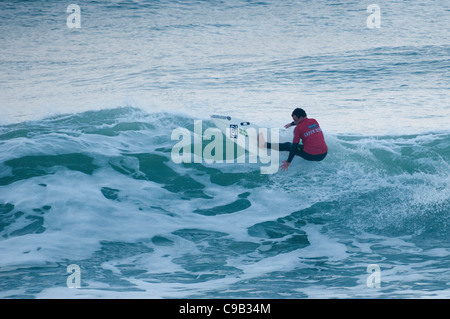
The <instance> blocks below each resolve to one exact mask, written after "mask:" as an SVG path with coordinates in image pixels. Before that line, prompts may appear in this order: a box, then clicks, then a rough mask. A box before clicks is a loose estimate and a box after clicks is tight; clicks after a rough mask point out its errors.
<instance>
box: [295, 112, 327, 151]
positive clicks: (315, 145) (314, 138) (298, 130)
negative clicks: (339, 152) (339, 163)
mask: <svg viewBox="0 0 450 319" xmlns="http://www.w3.org/2000/svg"><path fill="white" fill-rule="evenodd" d="M300 139H302V141H303V150H304V151H305V152H306V153H308V154H311V155H319V154H324V153H326V152H328V147H327V144H326V143H325V138H324V136H323V132H322V129H321V128H320V126H319V123H317V121H316V120H315V119H309V118H307V117H306V118H305V119H304V120H303V121H302V122H301V123H300V124H298V125H297V126H296V127H295V130H294V140H293V143H300Z"/></svg>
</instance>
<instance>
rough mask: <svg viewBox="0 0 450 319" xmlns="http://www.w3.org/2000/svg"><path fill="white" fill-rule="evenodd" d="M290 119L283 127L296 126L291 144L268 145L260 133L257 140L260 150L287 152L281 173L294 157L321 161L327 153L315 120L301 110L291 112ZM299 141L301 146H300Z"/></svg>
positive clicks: (321, 133)
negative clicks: (287, 155)
mask: <svg viewBox="0 0 450 319" xmlns="http://www.w3.org/2000/svg"><path fill="white" fill-rule="evenodd" d="M292 119H293V120H294V121H292V122H291V123H288V124H286V125H285V126H284V127H285V128H289V127H291V126H293V125H296V127H295V129H294V139H293V141H292V143H290V142H286V143H279V144H275V143H269V142H266V141H265V140H264V137H263V135H262V133H260V134H259V138H258V144H259V147H260V148H267V149H272V148H273V149H278V150H279V151H288V152H289V157H288V159H287V161H283V165H281V166H280V169H281V170H282V171H287V169H288V167H289V165H291V162H292V159H293V158H294V156H295V155H297V156H300V157H301V158H303V159H305V160H307V161H321V160H323V159H324V158H325V157H326V156H327V152H328V147H327V144H326V143H325V138H324V136H323V132H322V129H321V128H320V126H319V123H318V122H317V121H316V120H315V119H310V118H308V117H307V115H306V112H305V111H304V110H303V109H301V108H296V109H295V110H294V111H292ZM300 139H301V140H302V142H303V144H300Z"/></svg>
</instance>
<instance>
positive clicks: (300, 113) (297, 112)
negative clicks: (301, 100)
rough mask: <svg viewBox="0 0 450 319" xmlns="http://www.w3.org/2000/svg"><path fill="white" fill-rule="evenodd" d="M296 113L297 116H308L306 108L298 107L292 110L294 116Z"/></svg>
mask: <svg viewBox="0 0 450 319" xmlns="http://www.w3.org/2000/svg"><path fill="white" fill-rule="evenodd" d="M294 115H295V116H296V117H297V118H300V117H306V112H305V110H304V109H301V108H299V107H298V108H296V109H295V110H293V111H292V117H294Z"/></svg>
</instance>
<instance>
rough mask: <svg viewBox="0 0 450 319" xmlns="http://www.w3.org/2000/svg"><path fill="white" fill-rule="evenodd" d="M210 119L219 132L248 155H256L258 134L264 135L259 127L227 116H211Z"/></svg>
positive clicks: (247, 121)
mask: <svg viewBox="0 0 450 319" xmlns="http://www.w3.org/2000/svg"><path fill="white" fill-rule="evenodd" d="M211 119H212V120H213V122H214V124H215V125H216V126H217V128H218V129H219V130H221V131H222V133H223V134H224V135H225V136H226V137H227V139H229V140H231V141H233V142H234V143H236V144H237V145H239V146H240V147H242V148H243V149H245V150H247V151H248V152H249V153H252V154H254V155H256V154H258V142H257V141H258V140H257V136H258V134H259V132H260V131H261V132H263V134H264V133H265V132H264V131H265V130H260V127H259V126H258V125H256V124H254V123H252V122H250V121H249V120H245V119H238V118H235V117H232V116H228V115H211ZM264 135H265V138H266V134H264Z"/></svg>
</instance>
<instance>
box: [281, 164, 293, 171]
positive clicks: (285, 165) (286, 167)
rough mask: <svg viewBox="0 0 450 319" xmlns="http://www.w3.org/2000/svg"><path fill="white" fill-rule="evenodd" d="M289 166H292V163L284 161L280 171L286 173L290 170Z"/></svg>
mask: <svg viewBox="0 0 450 319" xmlns="http://www.w3.org/2000/svg"><path fill="white" fill-rule="evenodd" d="M289 165H291V163H289V162H288V161H283V165H281V166H280V169H281V170H282V171H283V172H284V171H287V170H288V167H289Z"/></svg>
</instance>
